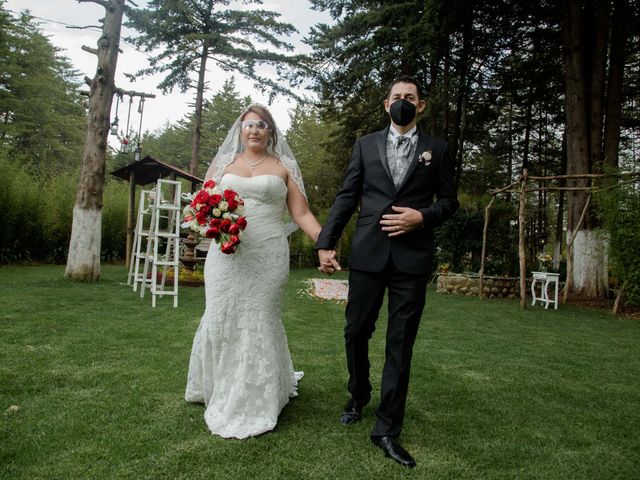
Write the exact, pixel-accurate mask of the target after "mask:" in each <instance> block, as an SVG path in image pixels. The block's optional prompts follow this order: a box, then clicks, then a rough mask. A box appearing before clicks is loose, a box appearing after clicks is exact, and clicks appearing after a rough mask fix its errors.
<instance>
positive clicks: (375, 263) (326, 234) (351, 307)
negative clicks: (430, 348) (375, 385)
mask: <svg viewBox="0 0 640 480" xmlns="http://www.w3.org/2000/svg"><path fill="white" fill-rule="evenodd" d="M425 106H426V102H425V100H423V96H422V90H421V87H420V84H419V83H418V82H417V81H416V80H415V79H414V78H410V77H403V78H400V79H398V80H395V81H394V82H392V83H391V85H390V86H389V90H388V93H387V98H386V99H385V100H384V108H385V110H386V111H387V113H388V114H389V117H390V118H391V125H390V126H389V127H388V128H385V129H384V130H382V131H379V132H376V133H372V134H370V135H366V136H364V137H361V138H359V139H358V140H357V141H356V143H355V145H354V147H353V153H352V155H351V161H350V163H349V166H348V167H347V169H346V172H345V175H344V179H343V183H342V187H341V188H340V190H339V192H338V193H337V195H336V197H335V199H334V202H333V205H332V207H331V210H330V211H329V215H328V218H327V221H326V223H325V225H324V227H323V228H322V231H321V232H320V235H319V237H318V240H317V243H316V249H317V250H318V257H319V260H320V267H319V268H320V270H321V271H322V272H325V273H328V274H331V273H333V272H335V271H336V270H340V265H339V264H338V262H337V261H336V255H335V250H334V248H335V245H336V243H337V242H338V239H339V238H340V235H341V233H342V230H343V229H344V227H345V225H346V224H347V222H348V221H349V219H350V217H351V215H352V214H353V213H354V212H355V211H356V210H357V208H358V206H359V207H360V211H359V215H358V220H357V223H356V230H355V233H354V235H353V241H352V244H351V253H350V261H349V267H350V268H349V298H348V303H347V308H346V326H345V330H344V334H345V345H346V353H347V367H348V370H349V383H348V389H349V393H350V394H351V398H350V399H349V401H348V402H347V404H346V406H345V409H344V411H343V413H342V417H341V418H340V421H341V423H342V424H344V425H349V424H352V423H354V422H357V421H358V420H360V417H361V415H362V408H363V407H364V406H365V405H366V404H367V403H368V402H369V400H370V398H371V383H370V381H369V358H368V356H369V355H368V353H369V348H368V344H369V339H370V338H371V336H372V334H373V331H374V330H375V322H376V320H377V318H378V314H379V311H380V307H381V306H382V301H383V299H384V295H385V291H387V292H388V326H387V334H386V338H387V346H386V352H385V353H386V359H385V364H384V369H383V372H382V387H381V398H380V404H379V406H378V409H377V410H376V412H375V415H376V420H375V423H374V426H373V430H372V432H371V440H372V441H373V443H374V444H375V445H377V446H378V447H380V448H381V449H382V450H383V451H384V453H385V455H386V456H388V457H391V458H393V459H394V460H395V461H397V462H398V463H400V464H402V465H404V466H407V467H414V466H415V461H414V459H413V458H412V457H411V455H410V454H409V453H408V452H407V451H406V450H405V449H403V448H402V447H401V446H400V445H399V444H398V442H397V438H398V436H399V435H400V432H401V430H402V423H403V418H404V409H405V403H406V399H407V390H408V386H409V370H410V367H411V354H412V351H413V344H414V341H415V338H416V334H417V332H418V325H419V323H420V317H421V315H422V310H423V307H424V302H425V293H426V287H427V279H428V276H429V273H430V272H431V268H432V259H433V229H434V228H435V227H437V226H438V225H440V224H441V223H443V222H444V221H445V220H447V219H448V218H449V217H451V215H452V214H453V213H454V212H455V211H456V209H457V208H458V201H457V200H456V188H455V185H454V175H453V164H452V162H451V159H450V158H449V148H448V146H447V144H446V142H444V141H443V140H441V139H438V138H434V137H431V136H429V135H427V134H425V133H423V132H421V131H419V130H417V128H416V117H417V114H418V113H421V112H422V111H423V110H424V109H425ZM434 197H435V201H434Z"/></svg>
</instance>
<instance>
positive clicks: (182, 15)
mask: <svg viewBox="0 0 640 480" xmlns="http://www.w3.org/2000/svg"><path fill="white" fill-rule="evenodd" d="M230 3H232V1H230V0H172V1H169V2H167V1H165V0H150V1H149V2H147V7H148V8H141V9H133V8H129V9H128V11H127V16H128V18H129V21H128V22H127V24H126V25H127V26H128V27H133V28H135V29H136V30H138V32H139V35H137V36H133V37H131V38H128V39H127V40H128V41H130V42H132V43H134V44H135V45H136V46H138V47H141V48H143V49H144V51H145V52H149V53H150V54H151V55H152V56H151V59H150V61H149V64H150V65H149V67H147V68H144V69H142V70H140V72H138V73H137V75H150V74H155V73H161V74H165V78H164V79H163V81H162V82H161V83H160V85H159V87H160V88H161V89H162V90H163V91H164V92H170V91H172V90H173V89H174V88H179V89H180V91H182V92H186V91H187V90H189V89H191V88H192V79H191V76H190V75H191V74H192V73H194V72H198V69H199V66H200V60H201V56H202V55H205V56H207V57H208V58H209V59H211V60H212V61H213V62H215V63H216V64H217V65H218V66H220V67H221V68H223V69H224V70H226V71H233V72H238V73H241V74H242V75H244V76H247V77H249V78H251V79H254V80H255V87H256V88H257V89H259V90H261V91H264V90H265V89H267V88H271V89H273V90H274V91H281V90H282V87H281V86H279V85H278V84H277V83H276V82H274V81H273V80H270V79H269V78H267V77H265V76H263V75H260V74H259V73H257V72H256V71H255V67H256V66H257V65H260V64H262V65H271V66H276V67H278V66H280V65H281V64H282V63H283V62H290V61H291V60H292V58H291V57H288V56H286V55H283V54H281V53H275V52H273V51H271V50H269V49H268V48H265V47H267V46H271V47H275V48H276V49H279V50H285V51H287V50H289V51H290V50H292V48H293V47H292V46H291V45H290V44H288V43H287V42H285V41H282V40H279V39H278V38H277V36H287V35H290V34H292V33H294V32H295V31H296V30H295V28H294V27H293V26H292V25H289V24H287V23H282V22H279V21H278V20H277V18H278V17H279V16H280V14H279V13H276V12H273V11H269V10H263V9H256V8H249V9H247V8H242V9H237V10H234V9H229V8H226V7H227V6H228V5H229V4H230ZM236 3H239V2H236ZM242 3H243V4H247V5H250V4H260V3H262V2H261V1H260V0H244V1H243V2H242ZM203 48H204V49H203ZM162 49H164V50H162ZM158 50H161V51H158Z"/></svg>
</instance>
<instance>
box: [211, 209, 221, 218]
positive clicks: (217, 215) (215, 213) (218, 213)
mask: <svg viewBox="0 0 640 480" xmlns="http://www.w3.org/2000/svg"><path fill="white" fill-rule="evenodd" d="M211 215H213V216H214V217H219V216H220V215H222V212H221V211H220V209H219V208H214V209H213V210H211Z"/></svg>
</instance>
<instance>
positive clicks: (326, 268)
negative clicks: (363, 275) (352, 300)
mask: <svg viewBox="0 0 640 480" xmlns="http://www.w3.org/2000/svg"><path fill="white" fill-rule="evenodd" d="M318 259H319V260H320V266H319V267H318V270H320V271H321V272H322V273H326V274H328V275H331V274H333V273H335V271H336V270H342V268H341V267H340V264H339V263H338V261H337V260H336V251H335V250H326V249H323V248H321V249H319V250H318Z"/></svg>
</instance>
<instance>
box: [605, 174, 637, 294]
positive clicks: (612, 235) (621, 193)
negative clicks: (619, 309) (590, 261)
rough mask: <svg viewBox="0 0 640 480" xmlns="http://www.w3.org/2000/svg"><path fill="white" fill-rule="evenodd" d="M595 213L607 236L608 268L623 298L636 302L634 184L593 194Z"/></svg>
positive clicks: (635, 191) (635, 204) (635, 209)
mask: <svg viewBox="0 0 640 480" xmlns="http://www.w3.org/2000/svg"><path fill="white" fill-rule="evenodd" d="M596 202H597V206H598V215H599V217H600V219H602V220H603V224H604V227H605V229H606V230H607V233H608V236H609V257H610V263H609V265H610V268H611V271H612V273H613V276H614V277H616V278H617V287H618V288H624V296H623V301H626V302H628V303H629V304H631V305H640V256H639V255H638V245H640V216H638V212H640V191H638V189H637V184H626V185H624V184H621V185H620V186H619V187H618V188H614V189H611V190H609V191H606V192H604V193H599V194H597V196H596Z"/></svg>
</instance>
